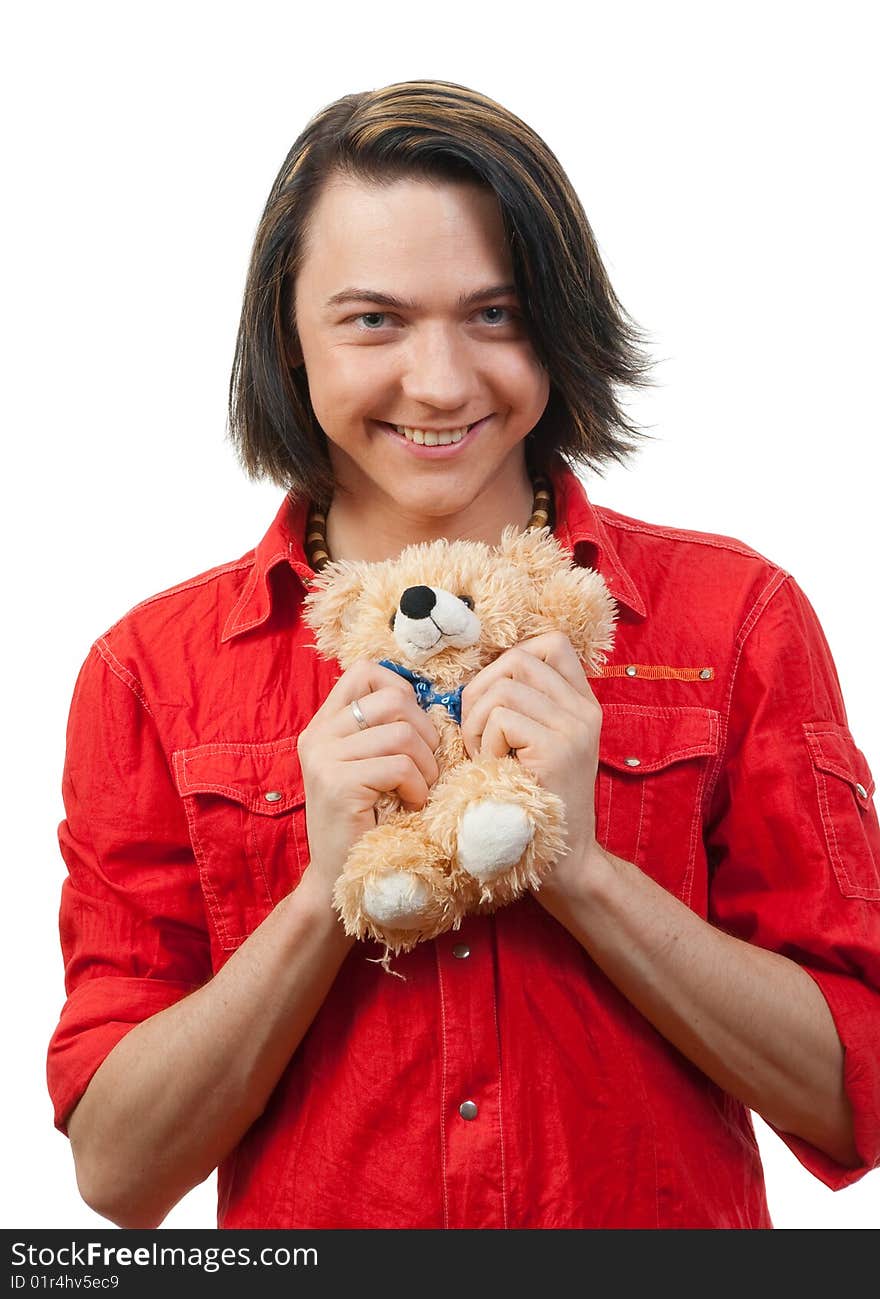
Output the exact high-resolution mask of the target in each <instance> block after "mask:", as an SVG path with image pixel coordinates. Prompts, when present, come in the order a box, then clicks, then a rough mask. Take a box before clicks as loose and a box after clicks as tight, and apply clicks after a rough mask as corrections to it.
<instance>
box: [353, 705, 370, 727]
mask: <svg viewBox="0 0 880 1299" xmlns="http://www.w3.org/2000/svg"><path fill="white" fill-rule="evenodd" d="M351 711H352V712H353V713H354V720H355V721H356V722H357V724H358V726H359V727H360V728H361V730H362V731H365V730H366V729H367V727H368V726H369V725H370V723H369V722H368V721H367V719H366V717H364V715H363V713H362V712H361V706H360V704H359V703H358V701H357V700H356V699H352V701H351Z"/></svg>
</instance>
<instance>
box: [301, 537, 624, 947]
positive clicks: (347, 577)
mask: <svg viewBox="0 0 880 1299" xmlns="http://www.w3.org/2000/svg"><path fill="white" fill-rule="evenodd" d="M462 596H467V597H469V598H470V601H471V602H472V606H473V607H472V608H471V607H469V605H468V602H467V601H466V600H463V599H462V598H461V597H462ZM303 614H304V617H305V620H306V622H307V623H308V625H309V626H310V627H311V628H312V629H313V630H314V631H315V633H316V638H315V647H316V649H317V650H318V652H319V653H320V654H321V655H323V656H324V657H325V658H335V659H337V660H338V662H339V664H340V666H341V667H342V669H343V670H346V669H348V668H349V667H351V665H352V664H353V663H355V662H357V661H358V660H359V659H362V658H368V659H373V660H376V661H381V660H382V659H387V660H392V661H393V662H394V663H396V664H400V665H402V666H403V667H405V668H408V669H410V670H411V671H413V672H415V673H417V674H419V676H422V677H427V678H429V679H430V681H431V688H432V689H433V691H435V692H436V693H440V694H442V693H443V692H445V691H455V690H456V689H458V688H459V687H463V686H464V685H466V684H467V683H468V682H469V681H471V680H472V679H473V678H474V677H475V676H476V675H477V673H478V672H479V671H480V670H481V668H484V667H485V666H486V665H487V664H488V663H491V662H492V661H493V660H494V659H495V658H497V657H498V656H499V655H500V654H501V653H502V652H503V651H504V650H506V649H509V648H511V647H512V646H514V645H516V644H518V643H519V642H520V641H522V640H526V639H528V638H529V637H532V636H537V635H540V634H541V633H543V632H547V631H553V630H559V631H562V632H563V633H564V634H565V635H566V636H567V637H568V638H569V640H570V641H571V643H572V645H573V646H574V649H575V651H576V652H577V654H578V656H579V657H580V659H581V661H582V663H583V666H584V670H585V672H586V675H587V676H595V675H597V673H598V671H599V670H600V667H601V664H602V663H603V662H604V661H605V658H606V655H605V654H604V653H603V652H602V651H604V650H608V649H611V647H612V645H613V631H614V619H615V617H616V605H615V602H614V600H613V598H612V596H611V595H610V594H609V592H608V589H607V587H606V586H605V583H604V581H603V580H602V578H601V576H600V575H599V574H598V573H596V572H594V571H593V570H592V569H589V568H581V567H579V566H578V565H576V564H574V563H573V562H572V560H571V558H570V556H569V555H568V553H567V552H566V551H564V550H563V549H562V547H561V546H560V545H559V544H558V543H557V542H556V540H555V538H554V537H553V535H552V533H551V532H550V529H549V528H539V529H533V530H531V531H528V532H519V531H518V530H517V529H516V528H514V527H513V526H510V527H507V528H505V529H504V532H503V534H502V538H501V542H500V544H499V545H498V546H495V547H490V546H487V545H485V544H484V543H483V542H476V541H447V540H446V539H442V538H441V539H440V540H438V541H433V542H422V543H419V544H415V545H412V546H408V547H407V548H406V549H405V550H403V551H401V553H400V555H398V556H397V558H396V559H391V560H386V561H385V562H382V563H373V564H369V563H364V562H356V561H351V560H339V561H336V562H331V563H329V564H328V565H327V566H326V567H325V568H324V569H323V570H322V571H321V572H320V573H319V574H317V575H316V578H315V581H314V583H313V586H312V589H311V590H310V591H309V592H308V594H307V595H306V597H305V600H304V606H303ZM427 711H428V712H429V714H430V717H431V720H432V721H433V723H434V724H435V726H436V727H437V729H438V731H439V732H440V737H441V739H440V746H439V748H438V749H437V751H436V753H435V758H436V760H437V765H438V767H439V770H440V776H439V779H438V780H437V781H436V782H435V784H434V785H433V786H432V787H431V789H430V794H429V798H428V802H427V803H426V805H425V807H424V808H422V809H420V810H418V811H406V810H404V809H403V808H402V807H401V803H400V800H399V799H398V798H397V796H396V795H393V794H388V795H383V796H382V797H380V799H379V801H378V802H377V804H376V820H377V824H376V827H375V829H372V830H368V831H367V832H366V834H364V835H363V836H362V837H361V838H360V839H359V840H358V842H357V843H356V844H355V845H354V846H353V848H352V850H351V852H350V854H349V857H348V860H347V861H346V863H345V867H344V869H343V871H342V874H341V875H340V876H339V878H338V880H337V882H336V886H335V891H334V905H335V906H336V908H337V910H338V912H339V915H340V917H341V919H342V922H343V924H344V926H345V929H346V932H347V933H349V934H350V935H354V936H356V937H357V938H360V939H363V938H367V937H371V938H374V939H376V940H377V941H379V942H381V943H383V944H384V945H385V956H384V958H383V964H384V965H385V968H386V969H388V968H389V967H388V959H389V957H390V955H391V954H392V953H397V952H405V951H410V950H411V949H412V948H413V947H414V946H415V945H416V943H418V942H420V941H421V940H424V939H429V938H434V937H436V935H437V934H440V933H443V932H444V931H445V930H447V929H452V928H458V926H459V924H460V923H461V918H462V916H464V915H465V914H467V913H469V912H475V911H483V912H485V911H492V910H494V909H495V908H496V907H499V906H503V905H505V904H507V903H509V902H513V901H515V899H516V898H518V897H520V896H521V894H522V893H523V892H524V891H525V890H526V889H527V888H529V887H530V886H537V885H539V884H540V882H541V880H542V879H543V878H544V877H545V876H546V874H547V873H548V872H549V870H550V869H551V868H552V865H553V862H554V861H555V860H556V858H557V857H558V856H559V855H560V854H561V853H562V852H563V851H564V850H565V838H564V835H565V808H564V806H563V804H562V801H561V799H559V798H558V797H557V796H556V795H555V794H552V793H550V792H549V791H548V790H546V789H544V788H543V787H542V786H541V785H540V784H539V783H538V781H537V780H536V779H535V778H534V777H533V776H532V775H531V774H530V773H529V772H528V771H527V770H526V769H525V768H524V767H523V766H522V765H521V764H520V763H519V762H518V761H517V759H516V757H515V756H512V755H508V756H506V757H503V758H495V757H486V758H483V757H477V758H476V759H475V760H474V761H471V760H470V758H469V757H468V756H467V752H466V750H465V747H464V744H463V743H462V739H461V728H460V726H459V724H458V723H457V722H456V721H455V720H453V717H452V716H450V713H449V712H448V711H447V708H446V707H445V706H444V705H443V704H440V703H436V702H434V703H430V704H429V707H428V709H427Z"/></svg>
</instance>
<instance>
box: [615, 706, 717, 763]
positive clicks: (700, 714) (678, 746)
mask: <svg viewBox="0 0 880 1299" xmlns="http://www.w3.org/2000/svg"><path fill="white" fill-rule="evenodd" d="M720 735H721V715H720V713H718V711H717V710H716V709H714V708H688V707H680V708H677V707H659V706H656V707H655V706H651V705H649V704H605V705H603V708H602V729H601V731H600V732H599V761H600V762H604V763H607V765H608V766H609V767H614V768H615V770H617V771H621V772H627V773H629V774H630V775H636V776H637V775H640V774H642V773H644V772H650V771H660V770H661V769H662V768H663V767H669V766H671V765H672V763H674V762H681V761H683V760H684V759H686V758H698V757H702V756H704V755H709V754H713V753H717V752H718V745H719V737H720Z"/></svg>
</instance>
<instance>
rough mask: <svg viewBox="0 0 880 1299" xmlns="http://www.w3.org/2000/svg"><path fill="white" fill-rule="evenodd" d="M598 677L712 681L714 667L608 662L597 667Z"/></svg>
mask: <svg viewBox="0 0 880 1299" xmlns="http://www.w3.org/2000/svg"><path fill="white" fill-rule="evenodd" d="M597 675H598V676H600V677H645V678H647V680H649V681H712V680H714V678H715V669H714V668H708V667H706V668H671V667H667V666H666V665H665V664H660V663H610V664H606V665H605V667H602V668H600V669H599V672H598V674H597Z"/></svg>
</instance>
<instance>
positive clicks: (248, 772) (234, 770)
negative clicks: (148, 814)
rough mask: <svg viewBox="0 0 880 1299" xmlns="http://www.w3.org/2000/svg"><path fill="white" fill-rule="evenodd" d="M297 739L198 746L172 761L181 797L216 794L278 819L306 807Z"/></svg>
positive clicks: (175, 755)
mask: <svg viewBox="0 0 880 1299" xmlns="http://www.w3.org/2000/svg"><path fill="white" fill-rule="evenodd" d="M297 739H298V737H297V736H296V735H289V736H285V738H284V739H281V740H272V741H271V742H269V743H268V744H245V743H234V742H230V743H225V742H218V743H216V744H200V745H198V746H197V747H196V748H194V749H176V750H175V751H174V753H172V755H171V761H172V766H173V769H174V778H175V780H176V782H177V789H178V792H179V793H180V795H181V797H186V796H187V795H189V794H220V795H222V796H223V797H225V798H231V799H234V800H235V802H236V803H240V804H241V805H242V806H243V807H246V808H248V809H249V810H250V811H251V812H258V813H260V814H261V815H263V816H277V815H278V814H279V813H280V812H288V811H289V810H290V809H291V808H292V807H295V806H296V805H297V804H299V803H303V802H304V801H305V787H304V785H303V778H302V767H301V766H300V761H299V754H298V752H297V748H296V742H297Z"/></svg>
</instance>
